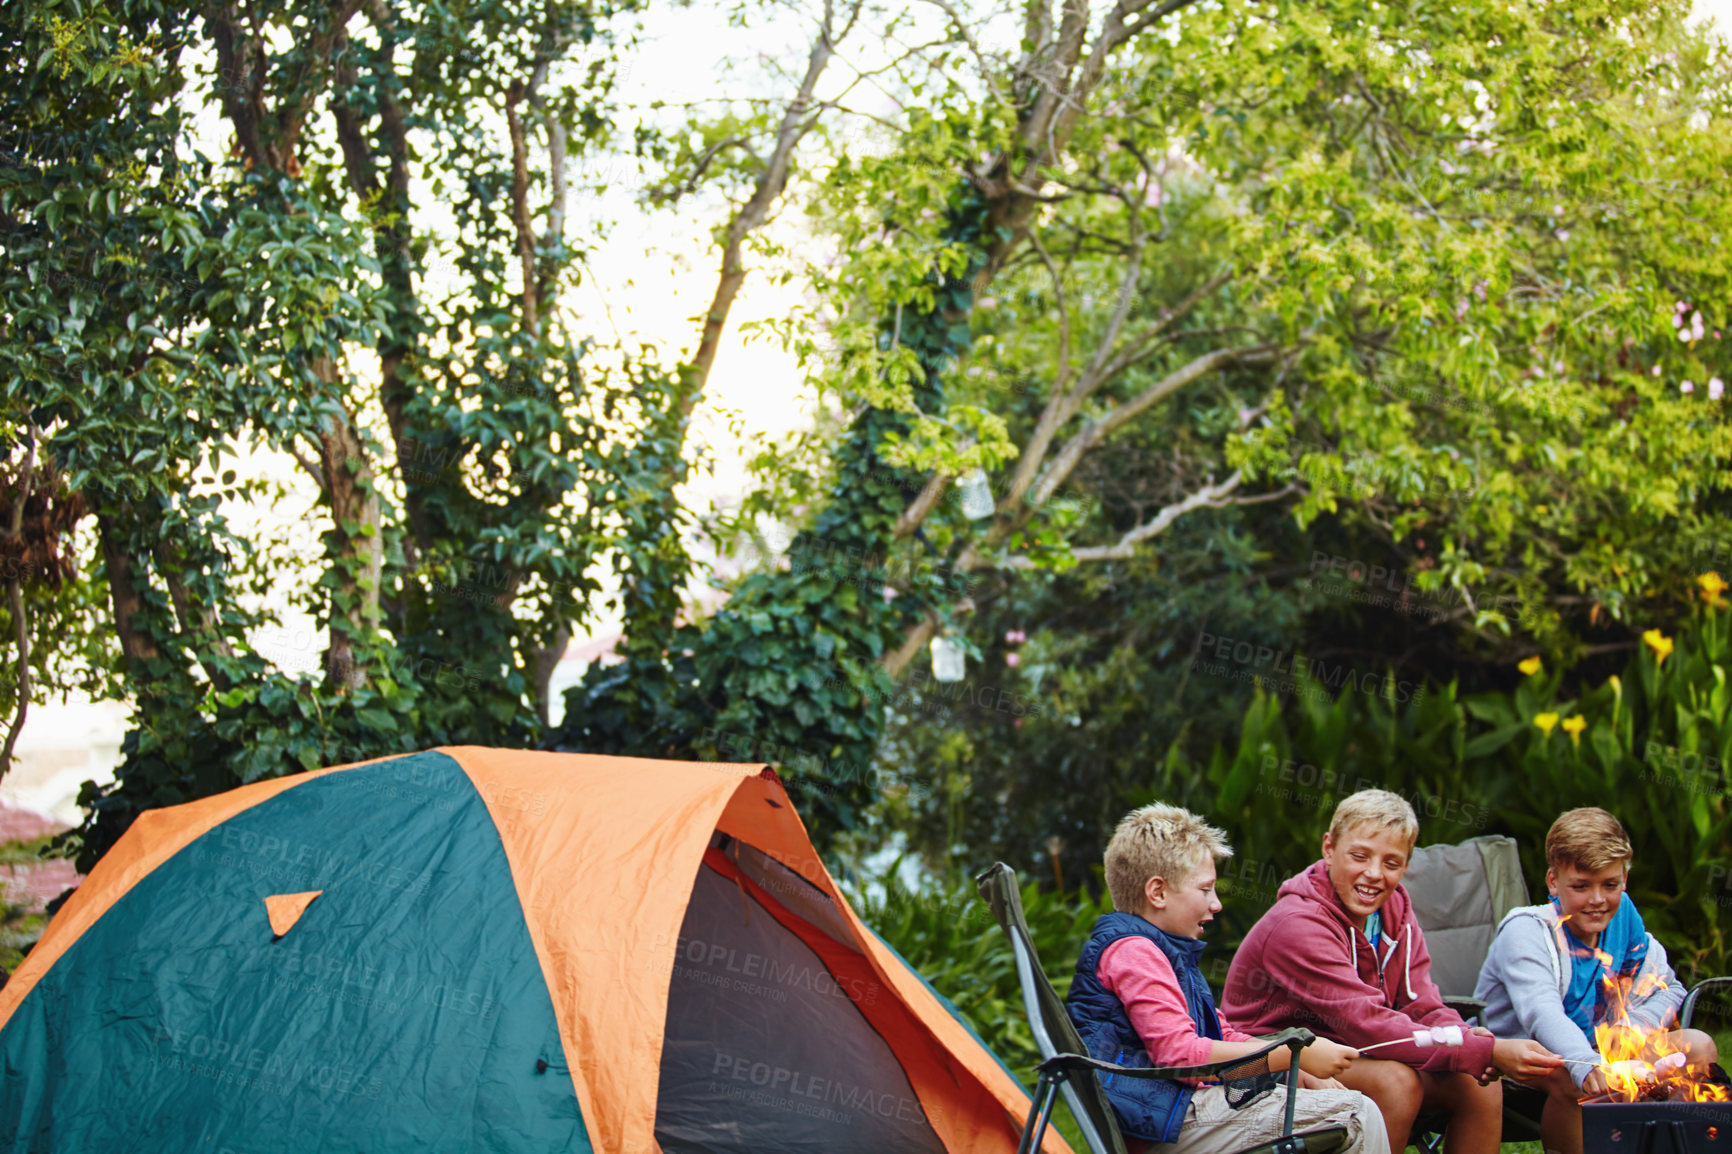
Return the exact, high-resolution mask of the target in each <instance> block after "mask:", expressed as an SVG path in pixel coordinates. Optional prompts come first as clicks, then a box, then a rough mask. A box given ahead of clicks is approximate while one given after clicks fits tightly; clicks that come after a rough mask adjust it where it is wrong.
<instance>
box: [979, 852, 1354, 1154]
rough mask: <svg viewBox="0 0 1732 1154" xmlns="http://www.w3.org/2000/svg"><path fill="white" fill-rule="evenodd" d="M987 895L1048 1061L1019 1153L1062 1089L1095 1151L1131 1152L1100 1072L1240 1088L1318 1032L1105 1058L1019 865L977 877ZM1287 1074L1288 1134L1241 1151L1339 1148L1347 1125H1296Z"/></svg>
mask: <svg viewBox="0 0 1732 1154" xmlns="http://www.w3.org/2000/svg"><path fill="white" fill-rule="evenodd" d="M975 884H976V885H978V886H979V887H980V896H981V897H982V898H984V899H985V900H986V904H987V905H988V906H989V907H991V909H992V913H993V916H994V917H996V918H997V919H998V924H999V926H1000V927H1001V928H1002V929H1003V930H1004V933H1005V936H1006V937H1008V938H1009V939H1010V947H1011V950H1012V952H1013V953H1014V955H1015V957H1016V976H1017V980H1018V982H1020V983H1021V985H1022V1003H1023V1008H1024V1010H1025V1011H1026V1012H1027V1014H1028V1025H1029V1029H1030V1030H1031V1031H1032V1032H1033V1033H1034V1040H1035V1045H1036V1046H1038V1047H1039V1049H1040V1056H1041V1059H1042V1061H1041V1063H1040V1065H1039V1066H1038V1067H1036V1069H1038V1070H1039V1072H1040V1079H1039V1082H1038V1084H1037V1085H1036V1088H1035V1092H1034V1096H1033V1100H1032V1102H1031V1103H1030V1106H1029V1111H1028V1119H1027V1121H1026V1122H1024V1123H1023V1128H1022V1142H1021V1144H1020V1145H1019V1146H1018V1147H1017V1154H1029V1152H1030V1151H1033V1150H1038V1149H1040V1143H1041V1139H1042V1137H1044V1136H1045V1134H1046V1127H1047V1123H1048V1122H1049V1121H1050V1119H1051V1116H1052V1107H1053V1101H1054V1099H1055V1097H1056V1096H1057V1094H1058V1093H1059V1092H1061V1091H1062V1092H1063V1094H1064V1099H1065V1104H1066V1105H1068V1106H1069V1107H1070V1111H1071V1115H1072V1116H1073V1117H1074V1118H1075V1119H1076V1123H1077V1127H1078V1128H1079V1129H1080V1130H1081V1131H1082V1136H1083V1140H1084V1141H1085V1142H1087V1143H1088V1148H1089V1151H1090V1154H1126V1149H1125V1140H1124V1136H1123V1135H1122V1134H1121V1133H1119V1126H1118V1120H1117V1119H1116V1118H1115V1117H1114V1116H1113V1108H1112V1104H1111V1103H1110V1102H1108V1101H1107V1096H1106V1092H1105V1091H1104V1090H1102V1089H1101V1084H1100V1080H1099V1078H1098V1077H1097V1075H1098V1074H1100V1073H1101V1072H1103V1071H1104V1072H1105V1073H1108V1074H1121V1075H1123V1076H1125V1077H1128V1078H1212V1077H1218V1078H1220V1080H1221V1081H1222V1082H1232V1083H1235V1088H1242V1089H1244V1090H1246V1091H1251V1090H1252V1089H1254V1084H1255V1080H1256V1079H1257V1078H1258V1077H1259V1076H1261V1077H1262V1078H1264V1079H1271V1078H1272V1077H1274V1076H1272V1075H1271V1074H1270V1071H1269V1055H1270V1054H1271V1053H1272V1052H1274V1051H1275V1050H1278V1049H1280V1048H1282V1047H1283V1046H1285V1047H1286V1048H1287V1049H1288V1050H1289V1051H1291V1055H1292V1057H1291V1063H1290V1067H1289V1068H1292V1067H1296V1066H1297V1065H1298V1064H1299V1051H1300V1050H1302V1049H1304V1048H1305V1046H1306V1045H1307V1044H1309V1043H1310V1042H1311V1040H1312V1038H1313V1037H1314V1035H1313V1034H1312V1033H1311V1031H1309V1030H1300V1029H1290V1030H1282V1031H1281V1032H1280V1033H1279V1034H1272V1035H1270V1036H1269V1037H1268V1038H1265V1039H1263V1040H1264V1041H1265V1042H1267V1043H1268V1044H1267V1045H1266V1046H1265V1047H1264V1048H1263V1049H1261V1050H1259V1051H1257V1052H1256V1053H1255V1054H1248V1055H1246V1056H1245V1057H1242V1058H1234V1059H1232V1060H1230V1061H1226V1062H1215V1063H1212V1064H1210V1065H1206V1066H1169V1067H1146V1066H1145V1067H1130V1066H1118V1065H1114V1064H1113V1063H1111V1062H1102V1061H1099V1060H1097V1059H1095V1058H1092V1057H1090V1056H1089V1054H1088V1051H1087V1050H1086V1049H1085V1048H1084V1046H1083V1043H1082V1039H1081V1038H1080V1037H1079V1036H1078V1035H1077V1032H1076V1027H1075V1026H1074V1025H1073V1024H1072V1023H1071V1020H1070V1015H1069V1014H1068V1013H1067V1012H1066V1011H1065V1007H1064V1003H1063V1002H1061V1001H1060V1000H1059V997H1058V993H1057V991H1055V990H1054V989H1053V988H1052V983H1051V982H1049V981H1047V977H1046V972H1045V971H1044V970H1042V969H1041V966H1040V959H1039V958H1038V957H1037V956H1036V955H1035V952H1034V941H1033V939H1032V938H1030V936H1029V932H1028V922H1027V920H1026V919H1025V918H1024V917H1023V912H1022V891H1021V890H1019V889H1018V888H1017V884H1016V871H1015V870H1013V869H1011V868H1010V867H1009V866H1007V865H1005V864H1004V863H1003V862H999V863H998V864H997V865H994V866H993V867H992V868H991V869H989V870H987V871H986V872H985V873H983V874H981V875H980V876H979V877H978V878H976V879H975ZM1286 1082H1287V1114H1286V1120H1285V1122H1284V1123H1283V1124H1282V1127H1281V1137H1280V1138H1278V1139H1276V1140H1275V1141H1272V1142H1264V1143H1262V1144H1260V1145H1257V1146H1252V1147H1250V1148H1248V1149H1247V1150H1245V1151H1243V1152H1242V1154H1333V1152H1334V1151H1336V1150H1339V1149H1340V1148H1341V1147H1342V1146H1343V1145H1345V1144H1346V1141H1347V1131H1346V1129H1345V1128H1344V1127H1341V1126H1331V1127H1327V1128H1323V1129H1318V1130H1309V1131H1306V1132H1304V1133H1300V1134H1295V1133H1293V1110H1294V1105H1295V1102H1296V1098H1297V1092H1298V1088H1299V1082H1298V1079H1296V1078H1292V1077H1289V1078H1287V1080H1286Z"/></svg>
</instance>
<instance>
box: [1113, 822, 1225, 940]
mask: <svg viewBox="0 0 1732 1154" xmlns="http://www.w3.org/2000/svg"><path fill="white" fill-rule="evenodd" d="M1232 856H1233V850H1232V848H1231V847H1230V846H1228V845H1227V835H1226V833H1225V832H1224V831H1222V830H1218V829H1216V828H1215V827H1214V826H1212V825H1209V824H1208V823H1207V822H1205V821H1204V820H1203V819H1202V818H1200V817H1198V816H1197V815H1196V814H1194V813H1192V812H1191V811H1190V810H1188V809H1180V808H1179V807H1178V806H1176V805H1162V804H1159V803H1157V804H1155V805H1145V806H1143V807H1142V808H1141V809H1133V810H1132V811H1131V812H1129V813H1127V814H1125V816H1124V817H1123V818H1122V819H1121V820H1120V821H1119V828H1118V829H1117V830H1115V831H1114V832H1113V840H1112V841H1110V842H1108V843H1107V892H1109V893H1110V894H1112V897H1113V908H1114V909H1116V910H1118V911H1119V912H1121V913H1127V914H1134V913H1137V912H1138V911H1139V910H1141V909H1142V908H1143V901H1144V896H1143V890H1144V888H1145V887H1146V886H1147V885H1148V882H1149V879H1150V878H1154V877H1159V878H1166V879H1167V881H1168V883H1169V884H1171V885H1177V884H1178V883H1180V882H1182V881H1184V880H1185V879H1186V878H1188V877H1190V876H1191V874H1193V873H1195V872H1196V871H1197V870H1198V869H1200V868H1202V865H1203V863H1204V862H1205V861H1207V860H1209V859H1210V858H1223V857H1232Z"/></svg>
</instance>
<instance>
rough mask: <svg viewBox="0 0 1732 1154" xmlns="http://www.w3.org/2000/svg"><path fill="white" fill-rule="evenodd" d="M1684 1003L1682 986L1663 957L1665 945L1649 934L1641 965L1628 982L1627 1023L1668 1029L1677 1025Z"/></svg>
mask: <svg viewBox="0 0 1732 1154" xmlns="http://www.w3.org/2000/svg"><path fill="white" fill-rule="evenodd" d="M1650 987H1651V988H1650ZM1643 991H1646V992H1645V993H1644V992H1643ZM1683 1004H1684V987H1683V986H1682V985H1681V984H1679V982H1678V975H1677V974H1674V973H1673V972H1672V967H1671V965H1670V963H1669V962H1668V961H1667V959H1666V947H1665V946H1662V945H1661V944H1660V942H1659V939H1658V938H1656V937H1654V935H1653V934H1649V935H1648V954H1647V957H1645V958H1643V959H1642V968H1641V969H1639V970H1637V971H1636V975H1635V977H1634V978H1633V979H1632V980H1631V982H1630V1000H1629V1003H1628V1006H1629V1011H1630V1012H1629V1021H1630V1024H1631V1025H1633V1026H1641V1027H1645V1028H1647V1029H1650V1030H1654V1029H1660V1028H1662V1027H1664V1028H1667V1029H1670V1028H1672V1027H1674V1026H1675V1025H1676V1024H1677V1018H1678V1009H1679V1007H1681V1006H1682V1005H1683Z"/></svg>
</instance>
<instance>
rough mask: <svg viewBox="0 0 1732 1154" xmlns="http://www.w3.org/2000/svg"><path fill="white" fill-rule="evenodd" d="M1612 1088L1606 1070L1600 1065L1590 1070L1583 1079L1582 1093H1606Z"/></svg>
mask: <svg viewBox="0 0 1732 1154" xmlns="http://www.w3.org/2000/svg"><path fill="white" fill-rule="evenodd" d="M1611 1088H1612V1086H1611V1083H1609V1082H1607V1081H1606V1072H1605V1071H1604V1070H1603V1069H1601V1068H1600V1067H1598V1066H1595V1067H1594V1068H1593V1069H1592V1070H1589V1071H1588V1076H1587V1077H1586V1078H1583V1079H1582V1093H1583V1094H1586V1095H1588V1096H1589V1097H1592V1096H1593V1095H1595V1094H1604V1093H1606V1092H1607V1091H1608V1090H1610V1089H1611Z"/></svg>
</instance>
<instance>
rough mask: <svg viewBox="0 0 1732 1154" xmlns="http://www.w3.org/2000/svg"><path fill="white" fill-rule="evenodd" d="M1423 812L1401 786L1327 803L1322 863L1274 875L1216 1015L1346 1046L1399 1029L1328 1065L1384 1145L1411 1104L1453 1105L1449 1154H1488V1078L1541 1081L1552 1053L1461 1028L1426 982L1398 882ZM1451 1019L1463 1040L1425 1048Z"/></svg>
mask: <svg viewBox="0 0 1732 1154" xmlns="http://www.w3.org/2000/svg"><path fill="white" fill-rule="evenodd" d="M1418 840H1419V819H1418V818H1417V817H1415V816H1414V813H1413V807H1412V806H1410V805H1408V804H1407V802H1406V801H1405V800H1404V799H1403V798H1401V797H1400V796H1398V795H1396V794H1393V793H1390V792H1388V791H1387V790H1381V789H1363V790H1360V791H1359V792H1358V793H1355V794H1353V795H1352V796H1351V797H1348V798H1345V799H1343V800H1342V802H1341V804H1340V805H1338V806H1337V807H1336V808H1335V816H1334V817H1333V818H1332V819H1331V821H1330V826H1329V832H1328V833H1326V834H1324V835H1323V859H1322V860H1321V861H1319V862H1317V863H1316V864H1314V865H1312V866H1311V867H1310V868H1309V869H1307V870H1306V871H1305V872H1304V873H1302V874H1299V875H1298V876H1297V877H1293V878H1289V879H1288V880H1287V881H1286V882H1284V883H1282V886H1281V889H1280V891H1279V895H1278V896H1277V898H1276V901H1275V905H1274V907H1273V908H1272V909H1270V910H1269V912H1268V913H1266V914H1264V915H1263V917H1262V918H1261V919H1259V920H1258V922H1257V924H1256V925H1255V926H1252V927H1251V932H1250V933H1249V934H1247V935H1246V936H1245V941H1244V943H1243V944H1242V945H1241V946H1240V947H1239V949H1238V951H1237V952H1236V953H1235V954H1234V955H1233V964H1232V967H1231V969H1229V970H1228V972H1227V985H1226V988H1225V989H1224V990H1223V992H1222V997H1221V1012H1222V1013H1223V1014H1224V1015H1226V1016H1227V1017H1229V1018H1231V1019H1232V1020H1233V1021H1234V1022H1238V1023H1240V1024H1241V1025H1242V1027H1243V1028H1244V1029H1246V1030H1248V1031H1250V1032H1251V1033H1253V1034H1256V1033H1263V1032H1267V1031H1273V1030H1279V1029H1282V1028H1284V1027H1286V1026H1305V1027H1307V1028H1309V1029H1311V1030H1312V1031H1314V1032H1315V1033H1316V1034H1318V1035H1319V1036H1320V1037H1326V1038H1329V1039H1331V1040H1333V1041H1336V1042H1339V1043H1341V1044H1343V1045H1346V1046H1352V1047H1354V1048H1355V1049H1364V1048H1366V1047H1368V1046H1371V1045H1372V1044H1374V1043H1377V1042H1385V1041H1391V1040H1399V1039H1407V1040H1406V1041H1399V1042H1398V1044H1397V1045H1393V1046H1384V1047H1382V1048H1380V1049H1379V1050H1377V1051H1376V1052H1375V1055H1374V1056H1367V1057H1363V1058H1360V1059H1358V1060H1356V1061H1355V1062H1354V1063H1353V1065H1352V1067H1351V1068H1350V1069H1348V1070H1347V1071H1345V1072H1343V1073H1341V1074H1339V1075H1337V1078H1338V1080H1339V1081H1340V1082H1341V1084H1342V1085H1344V1086H1347V1087H1349V1088H1350V1089H1354V1090H1359V1091H1361V1092H1362V1093H1364V1094H1365V1095H1366V1096H1367V1097H1369V1098H1370V1099H1371V1100H1372V1101H1374V1102H1376V1103H1377V1105H1378V1108H1379V1109H1380V1110H1382V1112H1383V1120H1384V1125H1385V1127H1386V1128H1387V1129H1388V1131H1389V1148H1390V1149H1391V1150H1396V1151H1399V1150H1401V1149H1403V1148H1404V1147H1405V1146H1406V1145H1407V1139H1408V1133H1409V1131H1410V1130H1411V1128H1412V1126H1413V1120H1414V1118H1415V1117H1416V1116H1417V1115H1418V1114H1419V1112H1420V1110H1421V1108H1431V1109H1443V1110H1447V1111H1448V1112H1449V1124H1448V1128H1447V1129H1446V1131H1445V1133H1444V1148H1445V1150H1446V1151H1448V1154H1496V1152H1497V1149H1498V1142H1499V1138H1500V1136H1501V1133H1502V1128H1503V1088H1502V1087H1501V1086H1500V1085H1499V1084H1498V1082H1497V1078H1498V1077H1499V1076H1501V1075H1505V1074H1507V1075H1510V1076H1512V1077H1519V1078H1523V1079H1528V1078H1534V1079H1537V1078H1542V1077H1544V1076H1545V1075H1546V1074H1547V1073H1549V1072H1550V1071H1551V1070H1553V1069H1555V1068H1557V1067H1558V1066H1559V1065H1560V1064H1561V1061H1562V1059H1560V1058H1559V1057H1558V1056H1557V1055H1555V1054H1553V1053H1551V1052H1550V1051H1549V1050H1547V1049H1546V1048H1545V1047H1544V1046H1541V1045H1540V1044H1539V1043H1538V1042H1534V1041H1531V1040H1528V1039H1517V1038H1511V1039H1502V1040H1500V1039H1498V1038H1496V1037H1493V1036H1492V1034H1491V1032H1490V1031H1489V1030H1485V1029H1482V1028H1479V1027H1475V1028H1473V1029H1471V1030H1469V1029H1467V1028H1466V1026H1465V1025H1464V1023H1463V1022H1462V1020H1461V1015H1459V1014H1457V1013H1456V1012H1455V1011H1454V1010H1452V1009H1450V1008H1449V1007H1447V1006H1445V1005H1444V1004H1443V996H1442V995H1441V994H1440V993H1438V989H1437V986H1436V984H1435V983H1433V982H1432V980H1431V953H1430V951H1428V950H1427V949H1426V946H1425V935H1424V933H1422V932H1421V930H1420V928H1419V925H1418V923H1417V922H1416V921H1415V920H1414V918H1413V917H1412V914H1411V907H1410V904H1409V902H1408V898H1407V891H1406V890H1405V889H1403V888H1402V886H1401V878H1402V875H1403V874H1405V873H1406V872H1407V865H1408V859H1409V857H1410V855H1411V854H1412V852H1413V845H1414V843H1415V842H1416V841H1418ZM1433 1026H1454V1027H1456V1029H1457V1030H1459V1031H1461V1044H1460V1045H1459V1046H1454V1045H1449V1046H1427V1047H1422V1046H1420V1045H1418V1044H1416V1043H1415V1042H1414V1041H1413V1032H1414V1030H1415V1029H1418V1028H1420V1027H1433Z"/></svg>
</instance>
